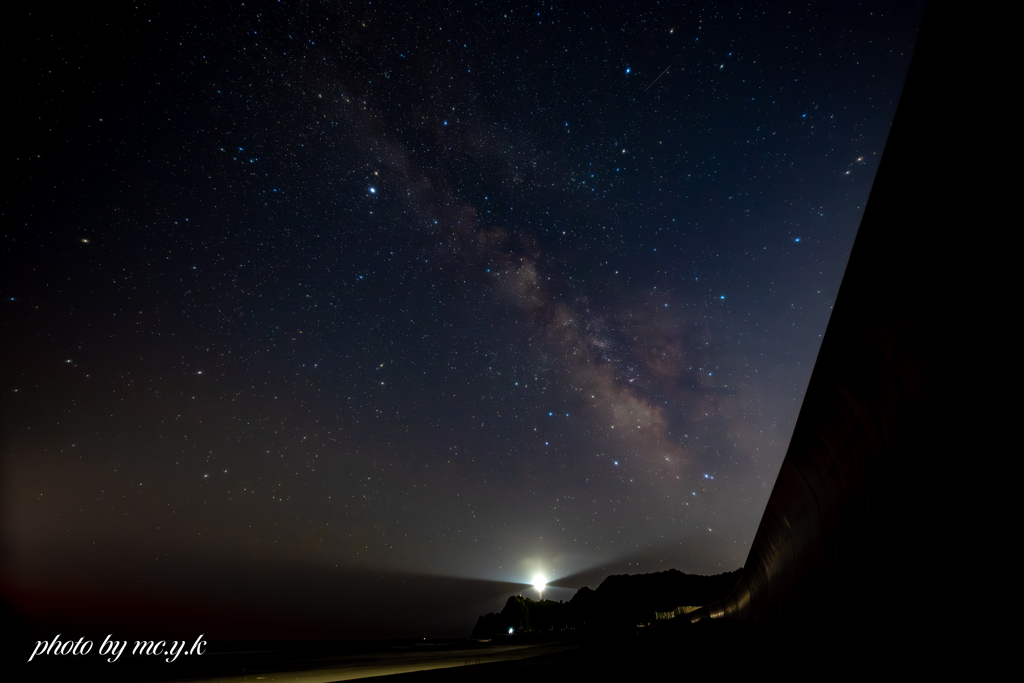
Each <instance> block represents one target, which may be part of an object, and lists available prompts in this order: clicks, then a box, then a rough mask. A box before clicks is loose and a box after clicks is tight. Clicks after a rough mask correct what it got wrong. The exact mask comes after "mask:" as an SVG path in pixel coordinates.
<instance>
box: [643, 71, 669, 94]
mask: <svg viewBox="0 0 1024 683" xmlns="http://www.w3.org/2000/svg"><path fill="white" fill-rule="evenodd" d="M671 68H672V65H671V64H669V65H668V66H666V67H665V71H668V70H669V69H671ZM665 71H662V72H661V73H660V74H658V78H661V77H662V76H664V75H665ZM658 78H655V79H654V80H653V81H651V85H654V84H655V83H657V82H658ZM651 85H649V86H647V87H646V88H644V92H647V91H648V90H650V89H651Z"/></svg>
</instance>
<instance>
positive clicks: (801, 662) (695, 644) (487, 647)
mask: <svg viewBox="0 0 1024 683" xmlns="http://www.w3.org/2000/svg"><path fill="white" fill-rule="evenodd" d="M677 621H678V622H679V623H675V624H672V623H663V624H658V625H656V626H654V627H648V628H644V629H637V630H636V631H631V632H625V633H620V634H615V635H612V634H578V633H575V634H574V633H562V634H557V635H556V634H549V635H545V636H540V635H523V636H515V637H512V638H496V639H493V640H492V641H491V642H489V643H480V642H477V641H473V640H468V639H466V640H422V641H412V640H405V641H333V642H331V641H286V642H248V643H228V642H224V643H211V644H210V650H209V652H208V654H207V655H205V656H203V657H192V658H190V659H179V660H178V661H177V662H173V663H165V662H163V661H160V660H153V659H144V658H141V657H135V658H130V657H129V658H122V660H121V661H118V662H116V663H113V664H107V663H106V662H104V661H103V660H102V659H101V658H100V657H89V658H78V659H77V660H73V659H70V658H52V657H51V658H49V659H40V660H36V661H35V662H32V663H30V664H29V663H20V662H19V663H12V664H14V666H13V667H8V668H7V671H8V672H9V673H14V674H15V677H14V678H13V679H11V680H26V681H28V680H33V681H71V680H102V681H110V683H147V682H148V683H170V682H172V681H196V682H198V681H210V682H212V681H218V680H220V681H224V682H225V683H242V682H243V681H257V680H261V681H267V683H288V682H290V681H309V682H310V683H328V682H333V681H342V680H358V679H364V680H365V679H366V678H370V677H380V676H395V675H397V676H400V677H401V678H402V680H409V681H411V682H413V683H415V682H416V681H443V680H462V681H474V680H480V681H488V682H489V683H491V682H496V681H508V682H509V683H511V682H512V681H516V682H517V683H520V682H522V681H523V680H524V678H526V679H528V680H529V683H542V682H545V681H556V680H557V681H565V680H578V679H580V678H581V677H592V678H593V680H634V679H636V678H637V677H643V678H652V677H660V676H672V677H680V676H685V677H692V676H702V675H709V676H715V677H716V678H725V679H727V680H732V679H739V678H746V677H748V676H751V675H754V673H755V671H757V672H760V674H761V675H763V674H764V673H765V672H766V671H768V670H770V671H775V672H778V673H779V674H781V675H785V676H786V677H787V678H788V679H790V680H821V679H822V677H823V676H824V677H825V678H828V679H829V680H853V679H855V678H858V677H862V676H864V675H865V674H866V673H868V672H869V671H871V670H872V669H873V668H875V667H876V666H877V665H878V664H879V663H881V662H883V661H886V662H887V664H886V667H885V668H886V669H888V670H889V671H893V670H894V669H896V670H898V669H899V668H900V667H899V666H893V664H894V662H893V660H892V659H890V655H891V654H893V653H892V652H891V651H890V650H889V648H888V647H887V646H886V645H885V644H884V643H875V642H872V641H871V640H870V639H869V638H865V640H864V641H863V642H862V643H860V645H859V646H855V647H854V648H853V649H852V650H851V648H850V645H851V643H850V642H849V641H848V639H847V638H840V639H838V640H836V641H835V642H831V641H830V640H829V639H828V638H827V637H826V638H819V639H817V640H816V645H815V646H814V648H811V649H808V648H804V647H801V646H800V644H799V643H794V642H792V639H791V637H790V636H787V635H786V634H782V633H780V632H778V631H777V630H773V629H770V628H768V627H766V626H760V625H758V624H755V623H743V622H732V621H715V622H702V623H700V624H696V625H690V624H688V623H685V622H684V620H682V619H678V620H677ZM837 635H838V634H837ZM847 635H849V634H847ZM787 640H789V641H790V642H787ZM851 652H855V653H857V656H854V657H851V656H850V653H851ZM8 662H9V663H11V662H10V660H8ZM21 662H24V659H22V660H21ZM12 669H13V671H12ZM417 669H418V670H417Z"/></svg>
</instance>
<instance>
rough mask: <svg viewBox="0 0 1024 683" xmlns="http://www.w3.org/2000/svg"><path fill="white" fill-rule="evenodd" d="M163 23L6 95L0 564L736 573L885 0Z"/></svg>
mask: <svg viewBox="0 0 1024 683" xmlns="http://www.w3.org/2000/svg"><path fill="white" fill-rule="evenodd" d="M174 12H175V13H174V14H173V15H172V14H171V13H169V11H164V10H159V11H158V10H153V9H141V10H138V11H136V13H135V14H133V15H132V16H131V17H130V18H127V19H125V18H122V24H118V26H119V27H120V28H118V29H117V30H118V31H120V32H121V33H118V36H120V38H119V39H121V40H127V41H128V42H127V43H126V48H125V50H124V51H122V52H121V53H119V56H118V57H117V58H116V59H115V58H113V57H109V56H105V55H106V53H105V52H102V51H101V50H102V48H100V47H91V48H90V47H88V46H87V45H86V43H85V42H81V44H82V45H86V46H85V47H82V48H81V50H80V51H81V53H82V55H84V56H82V57H81V58H80V59H81V60H82V63H83V64H85V65H86V70H85V72H83V74H84V75H81V76H79V75H77V74H76V73H74V72H73V71H72V70H71V67H69V66H66V63H65V62H60V61H59V60H57V61H55V62H54V64H56V65H57V66H53V65H51V66H52V68H53V69H57V71H56V73H57V76H53V78H58V77H60V78H63V79H65V81H66V82H68V83H72V82H74V83H78V82H79V81H76V80H75V79H80V81H81V84H80V85H79V86H78V87H77V89H70V88H67V89H66V90H67V92H68V93H71V94H65V95H61V94H60V92H64V90H61V89H60V88H56V89H54V88H48V87H47V86H46V82H45V81H41V82H38V83H36V82H33V83H34V85H32V86H31V87H26V90H25V95H24V97H23V99H25V100H27V99H29V98H32V97H36V98H40V102H42V104H40V105H39V106H40V107H42V106H44V105H45V108H46V111H47V112H49V114H47V116H49V117H50V118H47V119H45V120H44V119H42V118H40V119H39V120H40V121H41V122H38V123H33V122H32V121H29V118H30V117H28V116H27V115H26V117H25V118H26V123H25V126H26V134H25V142H24V143H19V144H21V147H19V148H18V150H19V151H18V153H19V154H22V155H23V156H24V157H25V158H27V159H28V161H27V162H23V161H21V160H20V157H19V163H24V164H27V165H26V166H24V167H19V168H24V169H27V170H23V171H19V174H20V175H19V177H18V182H19V183H20V184H19V185H18V187H19V188H22V190H23V192H22V194H21V197H20V198H19V199H17V200H16V201H15V205H14V210H13V211H12V212H10V213H9V214H8V216H9V217H11V216H13V217H14V218H13V219H11V220H10V221H9V223H10V224H11V225H17V226H20V227H17V228H16V229H15V230H14V231H13V232H12V235H13V236H12V237H11V241H10V242H9V244H8V246H7V251H6V256H5V260H6V261H7V262H8V263H14V264H15V265H14V266H13V267H12V268H11V270H9V271H8V274H9V275H10V274H12V273H13V275H14V277H8V278H5V284H4V291H3V295H4V300H5V301H4V306H5V307H6V313H5V318H6V321H7V322H5V328H6V330H5V337H6V338H8V339H10V340H11V347H12V353H9V354H8V355H7V358H6V359H5V364H4V374H3V391H4V422H5V428H4V431H5V441H4V465H3V466H4V468H5V469H4V494H3V496H4V500H5V515H4V521H3V534H4V543H5V544H6V547H7V548H8V554H7V555H8V557H10V558H12V559H11V561H10V563H9V566H8V567H7V569H6V572H7V574H8V575H9V576H11V577H15V579H11V580H23V579H24V577H29V576H33V577H41V576H52V577H56V578H59V577H60V576H62V572H65V571H66V568H67V567H68V566H69V564H73V565H74V566H75V567H76V572H77V576H78V580H81V581H86V582H88V581H100V580H101V579H102V580H103V581H117V580H125V581H128V580H131V581H138V582H141V584H145V583H146V582H147V581H149V582H157V581H163V582H165V584H164V585H177V584H175V582H183V583H181V585H182V586H184V585H185V583H187V581H186V580H185V579H183V578H181V577H182V576H190V575H192V573H194V571H195V570H196V568H197V567H202V566H207V565H210V564H211V563H212V564H213V565H218V566H219V565H224V566H227V565H231V566H245V567H248V568H249V569H247V570H246V571H250V572H257V573H258V570H256V569H252V568H253V567H257V566H275V567H277V566H287V567H293V566H301V567H307V568H310V571H311V572H321V571H324V570H326V569H330V568H339V569H340V568H349V569H352V568H358V569H361V570H370V569H373V570H387V571H398V572H412V573H421V574H422V573H426V574H433V575H439V576H458V577H466V578H473V579H487V580H494V581H498V580H500V581H511V582H523V583H525V582H528V581H529V580H530V578H531V577H532V576H533V572H534V571H543V572H545V573H546V575H547V576H548V577H551V578H553V579H557V578H558V577H566V576H570V575H574V574H576V573H578V572H585V571H587V570H590V569H592V568H595V567H606V568H609V569H608V571H611V570H612V569H615V568H620V569H622V568H625V569H627V570H635V569H636V568H639V569H640V570H643V571H653V570H655V569H665V568H668V567H676V568H679V569H681V570H683V571H688V572H698V573H716V572H719V571H726V570H732V569H735V568H737V567H739V566H740V565H742V564H743V561H744V559H745V557H746V553H747V550H748V548H749V544H750V541H751V539H752V538H753V534H754V532H755V530H756V528H757V524H758V521H759V519H760V515H761V513H762V511H763V509H764V505H765V502H766V500H767V497H768V494H769V492H770V490H771V486H772V484H773V483H774V478H775V475H776V472H777V470H778V467H779V465H780V463H781V461H782V458H783V456H784V455H785V449H786V446H787V443H788V440H789V437H790V432H791V430H792V427H793V423H794V421H795V418H796V415H797V412H798V410H799V407H800V402H801V400H802V397H803V392H804V389H805V387H806V384H807V381H808V379H809V376H810V371H811V369H812V367H813V363H814V359H815V356H816V354H817V350H818V346H819V344H820V341H821V337H822V335H823V334H824V332H825V327H826V325H827V322H828V318H829V314H830V311H831V307H832V304H833V302H834V297H835V294H836V292H837V290H838V286H839V282H840V280H841V278H842V273H843V268H844V267H845V263H846V258H847V256H848V252H849V248H850V246H851V245H852V243H853V238H854V236H855V234H856V229H857V225H858V222H859V220H860V216H861V212H862V210H863V206H864V203H865V201H866V199H867V196H868V192H869V190H870V187H871V182H872V179H873V177H874V173H875V169H876V166H877V162H878V159H879V157H880V155H881V153H882V150H883V148H884V145H885V139H886V134H887V131H888V126H889V124H890V121H891V119H892V115H893V113H894V111H895V107H896V102H897V100H898V97H899V92H900V88H901V86H902V82H903V78H904V76H905V72H906V68H907V65H908V63H909V59H910V54H911V52H912V49H913V44H914V40H915V38H916V32H917V27H918V24H919V21H920V15H921V12H922V7H921V6H920V5H909V6H908V7H906V8H903V9H901V10H899V12H895V11H893V10H890V9H887V8H885V7H883V6H881V5H879V6H878V7H877V8H876V7H874V6H872V7H868V6H866V5H858V6H856V7H855V8H849V9H843V10H836V9H835V8H833V7H832V6H830V5H828V4H822V5H817V4H814V3H812V4H811V5H808V6H806V7H801V8H799V9H793V10H789V9H783V8H781V7H779V8H775V7H769V6H765V7H756V8H755V7H738V6H737V7H725V6H718V5H699V6H698V5H688V6H687V7H685V8H675V7H674V6H672V7H662V6H660V5H657V4H655V5H651V6H650V7H647V6H644V7H641V6H637V5H635V4H631V5H629V6H628V7H622V6H617V5H610V6H601V5H595V6H593V7H590V8H588V9H587V10H586V11H575V10H572V9H570V8H569V7H568V6H567V7H562V6H559V5H557V4H554V5H551V4H545V3H541V4H536V3H534V4H533V5H507V6H506V5H496V4H493V3H485V4H484V5H482V6H479V7H474V8H472V9H469V8H464V9H458V8H450V9H447V10H441V9H437V8H436V7H433V6H429V5H424V6H415V5H404V4H401V5H388V4H386V3H372V4H370V3H364V4H358V5H357V4H351V5H344V4H340V5H330V4H323V5H321V4H302V5H290V4H288V3H260V2H256V3H252V2H247V3H245V4H244V5H241V4H239V5H238V6H237V7H235V6H232V7H231V8H229V7H228V6H226V5H224V6H220V5H218V6H210V7H206V8H189V9H182V10H175V11H174ZM33 30H35V31H36V33H31V32H30V35H36V34H38V36H40V37H39V40H40V41H42V40H43V38H42V37H41V36H43V34H44V33H45V30H44V28H43V27H42V26H37V27H36V28H35V29H33ZM96 30H100V29H96ZM105 30H107V29H105ZM109 30H110V31H114V29H109ZM68 35H71V34H68ZM75 35H77V34H75ZM125 36H128V37H129V38H131V39H130V40H129V39H128V38H126V37H125ZM73 37H74V36H72V37H71V38H67V40H72V38H73ZM83 41H84V39H83ZM94 42H95V41H94ZM100 42H101V43H102V41H100ZM40 44H41V43H40ZM40 49H41V48H40ZM90 50H91V51H90ZM104 60H106V61H104ZM118 60H120V61H118ZM47 68H49V67H47ZM61 69H63V70H61ZM51 73H54V72H53V71H52V69H51ZM58 91H59V92H58ZM61 97H63V98H64V99H60V98H61ZM48 98H49V99H48ZM33 111H34V110H33ZM33 121H34V119H33ZM44 124H45V125H44ZM54 130H56V131H57V133H54V132H53V131H54ZM58 134H59V136H62V137H60V140H58V139H57V137H58ZM37 150H38V152H37ZM51 187H52V188H55V189H53V190H51V189H49V188H51ZM310 576H312V574H311V575H310ZM316 576H322V575H321V574H316ZM17 577H21V578H20V579H19V578H17ZM90 577H92V578H90ZM117 577H121V579H118V578H117ZM175 577H177V578H175ZM24 580H27V579H24ZM55 580H56V579H55ZM319 580H320V579H315V580H314V579H310V581H313V582H315V581H319ZM225 581H227V579H225ZM166 582H170V583H166ZM183 590H184V589H183ZM239 590H241V589H239Z"/></svg>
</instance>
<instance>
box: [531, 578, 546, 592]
mask: <svg viewBox="0 0 1024 683" xmlns="http://www.w3.org/2000/svg"><path fill="white" fill-rule="evenodd" d="M545 583H546V582H545V580H544V575H543V574H536V575H535V576H534V577H533V587H534V588H536V589H537V592H538V593H540V592H541V591H543V590H544V586H545Z"/></svg>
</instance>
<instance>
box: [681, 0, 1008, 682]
mask: <svg viewBox="0 0 1024 683" xmlns="http://www.w3.org/2000/svg"><path fill="white" fill-rule="evenodd" d="M955 19H956V18H955V17H954V16H953V13H952V12H950V11H949V10H948V8H947V7H946V6H943V5H941V4H933V5H932V6H930V7H929V10H928V13H927V14H926V17H925V22H924V26H923V28H922V31H921V35H920V38H919V42H918V45H917V47H916V49H915V53H914V57H913V62H912V64H911V67H910V72H909V74H908V78H907V82H906V85H905V88H904V92H903V95H902V97H901V100H900V104H899V108H898V110H897V113H896V117H895V120H894V122H893V125H892V130H891V133H890V137H889V139H888V142H887V144H886V148H885V152H884V156H883V158H882V161H881V165H880V168H879V171H878V176H877V178H876V180H875V184H874V186H873V189H872V192H871V196H870V200H869V202H868V204H867V207H866V210H865V214H864V218H863V222H862V224H861V227H860V231H859V233H858V235H857V239H856V242H855V244H854V247H853V250H852V253H851V256H850V260H849V264H848V267H847V271H846V274H845V276H844V279H843V283H842V287H841V289H840V292H839V295H838V297H837V301H836V305H835V309H834V311H833V314H832V317H831V320H830V322H829V326H828V329H827V332H826V334H825V336H824V341H823V344H822V347H821V352H820V354H819V357H818V360H817V363H816V365H815V368H814V372H813V375H812V377H811V381H810V385H809V388H808V390H807V394H806V396H805V398H804V402H803V406H802V408H801V412H800V416H799V419H798V421H797V424H796V427H795V430H794V434H793V438H792V441H791V444H790V447H789V450H788V452H787V455H786V458H785V460H784V462H783V465H782V469H781V471H780V473H779V476H778V479H777V481H776V484H775V488H774V489H773V491H772V494H771V497H770V499H769V502H768V505H767V508H766V510H765V513H764V517H763V518H762V520H761V523H760V526H759V528H758V531H757V534H756V536H755V539H754V541H753V546H752V548H751V551H750V554H749V556H748V559H747V562H746V564H745V566H744V571H743V573H742V578H741V579H740V581H739V583H738V585H737V587H736V589H735V590H734V591H733V593H732V594H731V595H730V596H729V597H728V598H726V599H725V600H723V601H721V602H719V603H716V604H714V605H711V606H710V607H709V608H707V609H706V610H702V611H701V612H699V613H695V616H694V621H698V620H700V619H706V618H707V617H709V616H710V617H711V618H713V619H714V618H733V619H739V620H745V621H754V622H760V623H763V624H770V625H773V626H774V627H775V630H776V632H777V634H778V636H779V637H780V638H781V639H782V640H783V642H784V645H785V646H786V647H788V648H789V649H790V653H791V654H799V653H802V654H804V655H806V656H807V657H819V658H825V659H829V658H834V657H838V658H839V659H834V660H833V661H835V662H844V664H845V665H849V666H855V665H857V664H858V662H856V661H854V660H860V662H859V664H860V665H861V666H871V665H873V664H877V663H878V662H881V661H892V662H897V661H898V662H903V663H905V664H906V665H907V666H914V665H915V664H914V662H919V661H920V659H919V658H918V657H919V656H920V657H927V658H931V659H930V660H929V661H931V662H932V663H934V662H937V661H940V660H941V659H942V658H943V656H944V654H945V653H943V652H942V651H941V647H942V646H941V643H942V642H944V641H943V636H942V633H943V632H944V629H945V628H946V626H945V624H947V623H950V622H951V617H952V610H951V609H950V607H949V606H948V602H947V601H948V600H949V597H950V595H951V591H956V590H959V588H962V587H963V586H962V581H956V580H955V579H954V578H953V577H952V576H951V574H952V573H954V572H955V571H956V568H958V567H959V565H961V564H962V560H963V551H964V549H965V543H964V540H965V539H963V537H962V533H963V531H962V530H963V526H964V524H963V522H961V521H960V519H961V517H962V513H961V512H957V511H956V508H957V505H956V503H955V500H956V498H957V497H958V494H957V492H956V489H951V488H950V485H951V484H953V485H954V486H955V483H954V481H955V479H956V477H955V472H957V471H960V472H962V476H963V477H964V479H963V483H964V486H965V487H970V486H971V485H970V484H969V483H968V482H969V480H970V479H971V476H970V474H969V470H970V465H969V464H968V463H969V462H970V459H971V456H972V454H976V453H977V451H978V450H979V448H981V446H980V444H981V441H982V439H983V436H982V434H981V432H983V431H985V430H984V428H983V427H981V425H978V424H977V423H975V422H974V421H973V418H972V417H971V416H972V415H974V414H975V412H976V410H975V409H974V406H975V405H976V403H977V396H974V395H972V394H973V393H974V392H972V391H971V390H970V388H969V387H965V386H964V382H963V381H962V378H963V372H962V368H963V364H964V363H965V361H966V357H967V356H969V355H970V353H969V352H968V349H973V348H976V346H975V344H974V343H972V342H971V341H970V339H969V338H970V337H972V336H974V333H973V332H972V328H974V329H977V327H975V326H978V325H982V326H983V325H984V324H985V323H984V322H982V321H981V320H980V317H981V315H982V314H981V311H982V310H984V309H983V308H980V307H979V306H978V305H977V303H976V302H973V301H971V298H970V296H969V294H968V292H969V291H970V290H971V289H972V288H973V287H974V285H975V282H974V281H972V278H975V277H977V275H978V273H977V269H978V264H977V263H976V262H975V261H974V260H973V258H972V253H973V247H972V246H971V243H972V242H973V241H974V237H973V236H974V235H976V234H978V233H977V232H976V231H978V230H987V229H991V228H992V227H993V226H991V225H987V224H984V223H981V220H982V219H981V216H982V215H983V214H984V209H983V207H982V206H981V205H980V203H979V202H978V201H977V197H976V196H973V193H972V191H971V189H972V187H973V183H974V182H975V177H974V176H973V175H972V174H974V173H981V174H984V173H986V172H988V169H985V168H983V167H981V166H978V165H977V164H976V162H977V161H978V160H979V156H978V155H979V154H981V153H983V152H982V151H981V150H979V149H978V148H976V147H975V146H974V145H975V144H980V140H979V139H978V138H979V131H978V129H977V127H976V126H975V125H973V124H971V123H970V122H969V120H968V119H965V118H964V116H963V112H964V111H965V106H966V103H967V101H968V99H969V98H971V97H972V96H973V95H974V94H976V93H977V91H978V88H979V84H978V81H977V74H976V70H975V69H974V68H973V66H974V63H973V62H972V59H974V57H972V55H971V50H970V49H969V48H968V47H967V46H968V45H969V44H970V43H969V42H968V43H965V42H963V39H964V37H965V36H967V37H969V27H965V26H962V25H958V24H957V22H956V20H955ZM979 212H980V213H979ZM979 223H981V224H979ZM967 362H969V361H967ZM979 388H980V387H979V386H976V387H975V390H978V389H979ZM970 432H974V434H973V435H972V436H971V437H970V441H971V442H973V443H972V444H971V445H969V440H968V437H967V434H968V433H970ZM951 475H954V476H951ZM951 480H954V481H951ZM977 588H978V587H977V586H974V587H973V589H977ZM890 657H895V658H894V659H890Z"/></svg>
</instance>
